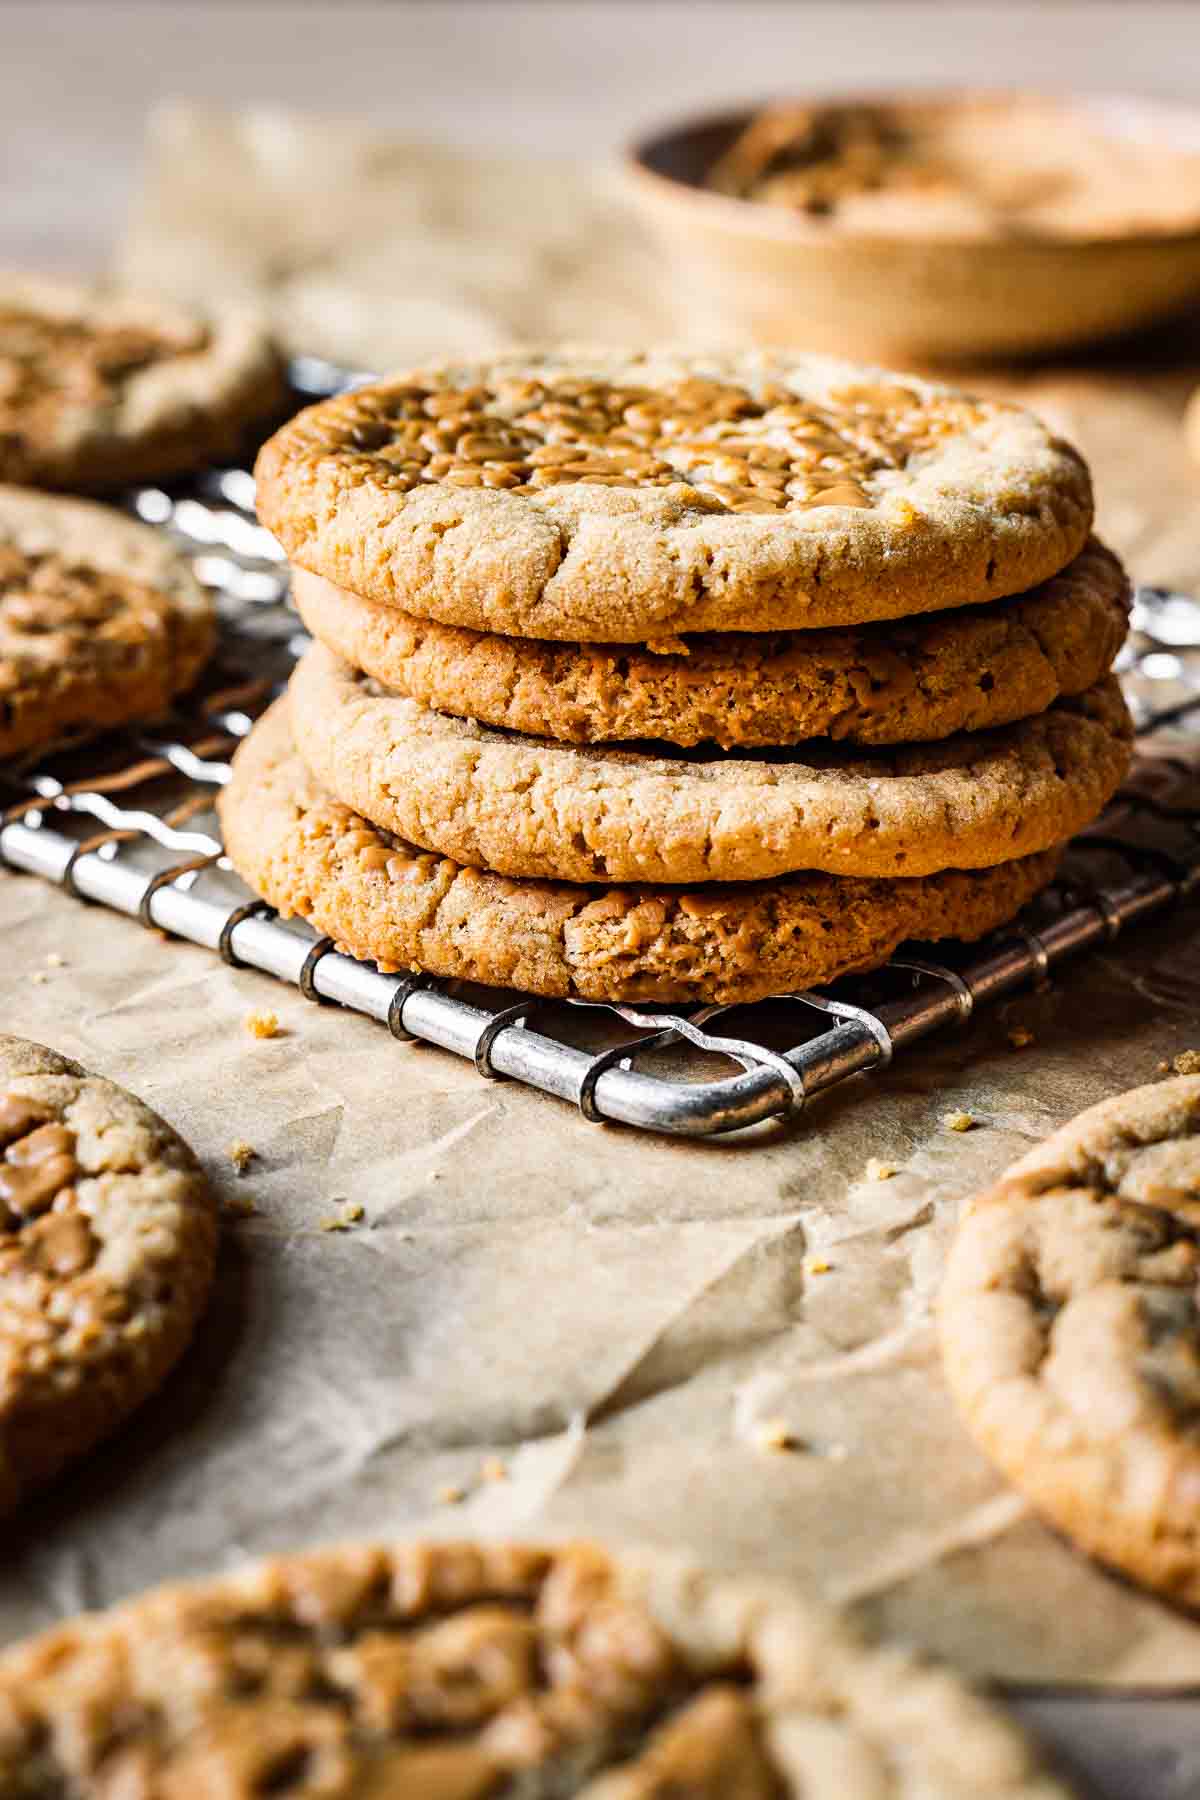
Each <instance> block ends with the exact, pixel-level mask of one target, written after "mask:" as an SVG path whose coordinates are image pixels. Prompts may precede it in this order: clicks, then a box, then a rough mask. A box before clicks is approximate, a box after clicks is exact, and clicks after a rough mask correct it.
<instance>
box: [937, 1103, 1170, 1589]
mask: <svg viewBox="0 0 1200 1800" xmlns="http://www.w3.org/2000/svg"><path fill="white" fill-rule="evenodd" d="M1198 1221H1200V1077H1197V1076H1181V1077H1179V1078H1178V1079H1176V1080H1172V1081H1164V1082H1162V1083H1161V1084H1159V1085H1157V1086H1154V1087H1143V1088H1135V1089H1134V1090H1133V1092H1132V1093H1128V1094H1120V1095H1118V1096H1117V1097H1116V1098H1115V1099H1112V1100H1106V1101H1104V1102H1103V1103H1102V1104H1101V1105H1099V1106H1093V1107H1091V1108H1090V1109H1089V1111H1087V1112H1085V1113H1081V1114H1080V1116H1079V1117H1078V1118H1077V1119H1073V1120H1072V1121H1071V1122H1070V1124H1068V1125H1064V1126H1063V1128H1062V1129H1061V1130H1060V1131H1056V1132H1055V1133H1054V1134H1053V1136H1052V1137H1050V1138H1048V1139H1047V1140H1046V1142H1045V1143H1043V1144H1040V1145H1039V1146H1038V1148H1037V1149H1036V1150H1032V1151H1031V1152H1030V1153H1029V1155H1028V1156H1024V1157H1022V1158H1021V1160H1020V1162H1018V1163H1016V1164H1014V1165H1013V1167H1012V1168H1011V1169H1010V1170H1009V1171H1008V1173H1007V1174H1006V1175H1004V1176H1002V1177H1001V1179H1000V1181H999V1182H998V1183H997V1184H996V1186H995V1187H994V1188H992V1189H991V1190H990V1191H989V1192H988V1193H985V1194H984V1195H982V1196H981V1197H980V1198H979V1199H977V1200H976V1201H975V1202H974V1204H973V1205H972V1206H971V1208H970V1210H969V1211H968V1213H967V1215H966V1217H965V1218H964V1219H963V1221H962V1223H961V1224H960V1226H959V1230H958V1235H957V1237H956V1239H955V1242H954V1245H953V1248H952V1250H951V1253H950V1258H949V1265H948V1268H947V1272H946V1279H945V1286H944V1289H943V1292H942V1297H941V1308H940V1311H941V1333H942V1351H943V1359H944V1364H945V1370H946V1376H947V1379H948V1381H949V1383H950V1387H951V1389H952V1391H953V1393H954V1396H955V1399H956V1400H957V1402H958V1405H959V1407H960V1409H961V1411H962V1415H963V1417H964V1419H965V1420H966V1423H967V1427H968V1429H969V1430H970V1432H971V1433H972V1435H973V1436H974V1437H975V1439H976V1440H977V1442H978V1443H979V1444H980V1445H981V1446H982V1448H983V1449H984V1450H985V1451H986V1452H987V1454H988V1456H990V1457H991V1459H992V1461H993V1462H994V1463H996V1464H997V1466H998V1467H999V1468H1000V1469H1001V1470H1002V1471H1003V1473H1004V1474H1005V1475H1006V1476H1007V1477H1008V1479H1009V1480H1010V1481H1012V1482H1014V1483H1015V1485H1016V1486H1017V1487H1019V1488H1020V1489H1021V1490H1022V1491H1023V1492H1024V1493H1025V1494H1027V1495H1028V1497H1029V1499H1030V1500H1031V1501H1032V1502H1033V1504H1034V1506H1035V1507H1036V1508H1037V1509H1038V1511H1039V1512H1041V1513H1042V1514H1043V1515H1044V1516H1045V1517H1046V1518H1047V1519H1048V1520H1049V1521H1050V1522H1051V1523H1052V1524H1054V1525H1056V1526H1057V1527H1058V1528H1059V1529H1060V1530H1061V1531H1063V1532H1065V1533H1066V1534H1067V1536H1068V1537H1070V1538H1072V1539H1073V1540H1074V1541H1075V1543H1076V1544H1078V1545H1079V1546H1080V1548H1081V1549H1084V1550H1086V1551H1088V1552H1089V1553H1090V1554H1091V1555H1092V1556H1096V1557H1099V1558H1100V1559H1101V1560H1102V1561H1104V1562H1106V1563H1109V1564H1111V1565H1112V1566H1113V1567H1114V1568H1117V1569H1120V1570H1122V1571H1123V1572H1124V1573H1125V1574H1126V1575H1129V1576H1132V1577H1133V1579H1134V1580H1135V1581H1140V1582H1143V1583H1144V1584H1145V1585H1146V1586H1148V1587H1152V1588H1156V1589H1158V1590H1159V1591H1160V1592H1161V1593H1163V1594H1165V1595H1167V1596H1168V1597H1169V1598H1171V1599H1172V1600H1175V1601H1178V1602H1181V1603H1182V1604H1184V1605H1187V1606H1190V1607H1200V1538H1198V1536H1197V1531H1196V1509H1197V1503H1198V1502H1200V1440H1198V1439H1197V1435H1196V1419H1197V1417H1198V1416H1200V1309H1198V1306H1197V1298H1196V1295H1197V1280H1198V1278H1200V1246H1198V1243H1197V1230H1196V1228H1197V1222H1198Z"/></svg>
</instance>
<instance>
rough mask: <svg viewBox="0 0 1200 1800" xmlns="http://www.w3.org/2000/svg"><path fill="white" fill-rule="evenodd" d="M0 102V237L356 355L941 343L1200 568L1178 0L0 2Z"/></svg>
mask: <svg viewBox="0 0 1200 1800" xmlns="http://www.w3.org/2000/svg"><path fill="white" fill-rule="evenodd" d="M980 86H983V87H987V88H1000V89H1004V90H1016V92H1017V95H1018V98H1017V100H1016V102H1014V103H1013V110H1012V111H1011V114H1010V112H1008V111H1005V110H1004V109H1005V107H1007V106H1008V104H1009V103H1008V102H1007V101H1006V102H1003V103H1002V105H1001V110H1000V111H999V112H998V113H997V112H995V111H993V112H991V113H989V112H988V111H987V110H986V108H985V109H984V110H983V111H980V110H978V109H977V110H975V111H971V110H970V108H969V107H968V108H967V109H966V110H965V111H964V110H962V109H961V108H960V107H959V101H958V99H957V97H956V96H957V94H958V92H959V90H961V89H963V88H968V89H969V88H978V87H980ZM914 90H916V91H918V92H925V91H926V90H940V91H941V93H942V96H943V100H944V101H945V102H946V106H947V107H948V110H943V112H942V113H940V114H938V115H937V116H936V117H934V116H933V115H931V114H929V113H928V112H922V111H921V109H920V108H919V107H918V108H917V110H916V112H913V111H912V110H911V106H910V102H909V100H908V98H907V96H910V95H911V94H912V93H913V91H914ZM1045 94H1049V95H1051V96H1053V98H1052V99H1051V101H1050V102H1048V103H1047V102H1045V101H1043V100H1039V99H1038V98H1037V96H1038V95H1045ZM864 96H865V97H866V100H867V102H868V104H867V105H866V106H865V107H864V106H863V105H862V104H861V101H862V97H864ZM771 100H775V101H783V102H788V103H791V104H790V110H789V111H786V112H785V113H784V114H783V115H782V117H781V116H780V115H776V114H770V113H768V114H767V116H766V118H765V119H764V118H763V116H762V113H761V108H762V107H763V106H764V104H765V103H767V102H768V101H771ZM897 100H898V101H899V110H898V111H897V110H895V108H894V107H893V110H891V111H888V107H889V105H890V104H891V103H893V102H895V101H897ZM881 106H882V108H883V111H882V112H881V111H880V110H879V109H880V107H881ZM906 107H909V110H908V111H905V108H906ZM956 108H958V109H959V110H956ZM0 118H2V119H3V125H2V127H0V143H2V144H3V154H2V156H0V262H3V263H5V264H8V265H10V266H12V265H17V266H21V267H25V268H32V269H42V270H48V271H63V272H68V271H70V272H75V271H80V272H87V273H99V274H102V275H103V276H105V277H106V278H113V279H116V280H118V281H124V282H127V283H133V284H135V285H137V286H139V287H142V288H146V289H151V290H160V291H165V292H167V293H170V294H172V295H174V296H176V297H178V298H180V299H184V300H188V301H192V302H197V303H200V304H201V305H204V306H219V305H223V304H227V303H231V302H238V303H243V302H250V303H252V304H253V305H254V306H255V307H257V308H261V309H263V310H265V312H266V313H267V315H268V316H269V318H270V319H271V321H272V323H273V325H274V327H275V329H276V331H277V333H278V335H279V336H280V338H281V340H282V342H283V344H284V346H285V348H286V349H287V350H288V351H290V352H291V353H293V354H307V355H312V356H316V357H320V358H325V359H329V360H331V361H333V362H335V363H337V364H339V365H348V366H350V367H352V368H359V369H361V368H381V367H385V366H388V365H397V364H402V363H404V362H410V361H419V360H421V359H425V358H429V357H434V356H439V355H444V354H447V353H454V352H459V351H467V352H469V351H475V350H487V349H489V348H492V347H494V346H496V345H497V344H501V343H505V342H511V341H512V340H514V339H525V340H531V339H535V340H536V339H541V340H547V339H561V338H575V339H581V338H582V339H592V340H607V341H622V340H624V341H635V342H636V341H643V342H644V341H647V340H650V339H654V338H661V337H666V336H671V337H682V338H689V339H691V340H692V341H717V340H720V341H730V340H745V339H748V338H758V339H760V340H771V341H777V342H778V341H785V342H792V343H796V344H800V345H804V346H807V347H823V348H834V349H838V350H842V351H845V352H847V353H848V354H851V355H861V356H863V357H875V358H877V359H879V360H884V361H887V362H890V363H892V364H899V365H905V366H920V367H925V366H937V365H938V364H940V363H946V362H949V363H952V364H954V365H955V366H956V367H958V366H961V365H962V363H963V362H964V361H966V362H967V363H968V364H969V365H970V366H971V369H972V375H971V380H972V382H973V383H974V385H977V386H981V385H982V386H988V387H990V388H993V389H995V388H1002V389H1005V390H1007V391H1013V392H1015V393H1017V394H1018V396H1019V397H1021V398H1023V399H1025V400H1026V401H1027V402H1028V403H1030V404H1032V405H1034V406H1035V407H1037V408H1040V409H1041V410H1042V411H1043V412H1045V413H1047V414H1048V415H1049V416H1050V417H1051V418H1052V419H1053V420H1054V421H1055V422H1056V423H1058V424H1059V425H1060V427H1061V428H1062V429H1063V430H1065V431H1067V432H1068V433H1070V434H1071V435H1073V436H1074V437H1076V438H1077V439H1079V440H1080V441H1081V442H1082V444H1083V447H1084V449H1085V450H1086V451H1087V453H1088V454H1089V456H1090V457H1091V459H1092V461H1093V463H1094V465H1095V468H1096V473H1097V480H1098V486H1099V491H1100V495H1101V527H1102V529H1104V530H1105V531H1106V532H1107V534H1108V535H1109V536H1110V537H1111V538H1112V539H1113V540H1114V541H1115V543H1116V546H1117V547H1118V548H1119V549H1120V550H1122V551H1123V552H1124V553H1125V554H1126V556H1127V557H1128V558H1129V559H1130V560H1131V562H1132V563H1133V566H1134V570H1135V573H1136V574H1137V575H1138V576H1140V577H1141V578H1142V579H1143V580H1152V581H1158V582H1161V583H1164V584H1175V585H1180V586H1185V587H1191V588H1200V525H1198V523H1197V520H1198V518H1200V512H1198V505H1197V503H1198V501H1200V475H1198V472H1197V471H1198V469H1200V464H1198V463H1197V462H1196V461H1195V460H1194V458H1193V456H1192V455H1190V454H1189V452H1188V450H1187V447H1186V446H1187V441H1188V429H1187V427H1186V426H1185V423H1184V420H1185V409H1186V405H1187V401H1188V398H1189V395H1190V394H1191V393H1192V392H1193V390H1194V389H1195V387H1196V385H1197V382H1198V381H1200V332H1198V331H1197V328H1196V318H1197V316H1198V308H1200V5H1192V4H1165V3H1163V0H1138V3H1137V4H1117V3H1115V0H1113V3H1110V4H1103V3H1099V4H1098V3H1096V0H1058V3H1050V0H1008V3H996V4H990V5H968V4H954V3H947V4H936V3H933V0H831V3H826V4H816V3H812V4H810V3H807V0H743V3H739V0H708V3H704V0H438V3H427V4H405V3H403V0H394V3H390V4H381V3H376V4H362V3H355V0H340V3H339V0H325V3H322V0H241V3H237V0H225V3H222V0H38V3H37V4H24V3H22V0H0ZM714 120H715V121H716V123H715V125H714V124H713V121H714ZM747 134H749V135H747ZM631 147H632V148H633V150H634V152H635V154H633V155H632V156H631V155H630V151H631ZM731 153H732V154H733V156H734V163H735V165H736V168H735V174H736V179H735V180H730V179H729V178H728V177H729V168H730V165H729V163H728V158H729V156H730V154H731ZM722 158H725V159H726V160H725V163H724V164H722ZM739 159H740V161H739ZM722 167H723V168H724V174H723V175H722V174H720V170H721V169H722ZM814 171H815V172H814ZM714 172H716V173H714ZM830 183H832V187H830ZM722 185H723V186H724V191H723V192H714V191H712V190H713V187H714V186H717V187H720V186H722ZM831 196H832V197H831ZM1193 418H1194V423H1193V426H1192V432H1191V435H1192V440H1193V442H1194V443H1200V412H1198V413H1197V414H1195V415H1193ZM1131 446H1134V447H1135V448H1136V454H1135V455H1132V456H1131V454H1130V451H1131Z"/></svg>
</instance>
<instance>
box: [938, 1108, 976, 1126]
mask: <svg viewBox="0 0 1200 1800" xmlns="http://www.w3.org/2000/svg"><path fill="white" fill-rule="evenodd" d="M978 1122H979V1121H978V1120H977V1119H976V1118H975V1117H974V1116H973V1115H972V1114H971V1113H969V1112H950V1113H947V1114H946V1115H945V1117H944V1118H943V1120H942V1124H943V1125H944V1126H945V1127H946V1130H947V1131H973V1130H974V1129H975V1126H976V1125H977V1124H978Z"/></svg>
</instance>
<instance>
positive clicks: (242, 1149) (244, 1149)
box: [225, 1138, 258, 1175]
mask: <svg viewBox="0 0 1200 1800" xmlns="http://www.w3.org/2000/svg"><path fill="white" fill-rule="evenodd" d="M225 1154H226V1155H227V1156H228V1158H229V1160H230V1162H231V1163H232V1164H233V1166H234V1168H235V1169H236V1170H237V1172H238V1174H239V1175H244V1174H245V1173H246V1170H247V1169H248V1168H249V1167H250V1164H251V1163H252V1162H253V1161H254V1159H255V1157H256V1156H257V1155H258V1151H257V1150H256V1149H255V1148H254V1145H253V1144H248V1143H247V1142H246V1140H245V1138H235V1139H234V1140H233V1143H232V1144H230V1146H229V1149H228V1150H227V1151H226V1152H225Z"/></svg>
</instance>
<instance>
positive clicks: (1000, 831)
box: [291, 644, 1132, 882]
mask: <svg viewBox="0 0 1200 1800" xmlns="http://www.w3.org/2000/svg"><path fill="white" fill-rule="evenodd" d="M291 708H292V725H293V729H294V731H295V739H296V748H297V750H298V751H299V752H300V754H301V756H302V757H303V758H304V760H305V762H306V763H307V764H308V766H309V768H310V769H311V770H312V772H313V774H314V775H315V776H316V777H317V779H318V780H319V781H320V782H321V784H322V785H323V786H324V787H326V788H327V789H328V790H329V792H330V793H331V794H335V795H336V796H337V798H338V799H339V800H342V801H344V802H345V803H346V805H347V806H352V807H353V808H354V810H355V811H356V812H360V813H362V814H363V815H364V817H366V818H368V819H370V820H371V821H372V823H374V824H376V825H381V826H383V827H384V828H385V829H386V830H388V831H391V832H394V833H395V834H396V835H397V836H398V837H402V838H405V839H406V840H407V841H408V842H409V843H413V844H419V845H420V846H421V848H422V849H425V850H434V851H437V852H438V853H439V854H440V855H442V856H449V857H453V858H454V860H455V861H456V862H460V863H469V864H472V865H473V866H475V867H477V868H482V869H493V870H495V871H496V872H497V873H498V874H502V875H522V876H523V875H532V876H537V877H539V878H545V879H547V880H556V881H669V882H683V881H686V882H697V881H756V880H766V879H770V878H773V877H775V876H777V875H790V874H793V873H794V872H795V871H796V870H797V869H819V870H823V871H824V872H826V873H829V874H836V875H882V876H892V875H930V874H933V873H934V872H935V871H937V870H938V869H947V868H955V869H972V868H985V867H988V866H990V865H992V864H995V863H1002V862H1009V861H1011V860H1012V859H1013V858H1014V857H1020V856H1029V855H1032V854H1033V853H1034V852H1035V851H1038V850H1045V849H1046V848H1048V846H1049V845H1051V844H1056V843H1058V842H1059V841H1060V840H1061V839H1062V838H1064V837H1069V836H1071V835H1072V834H1073V833H1074V832H1076V831H1078V830H1080V829H1081V828H1082V827H1083V826H1084V825H1087V824H1090V823H1091V821H1092V820H1093V819H1095V818H1096V816H1097V814H1098V813H1100V812H1101V811H1102V810H1103V808H1104V806H1105V804H1106V802H1107V801H1108V800H1109V799H1110V798H1111V796H1112V794H1113V792H1114V791H1115V789H1116V788H1117V786H1118V784H1119V783H1120V781H1121V778H1122V777H1123V775H1124V774H1125V771H1126V769H1127V768H1128V765H1129V757H1130V747H1131V739H1132V726H1131V724H1130V719H1129V713H1128V710H1127V708H1126V706H1125V702H1124V700H1123V699H1122V697H1121V692H1120V688H1119V687H1118V685H1117V682H1116V680H1115V678H1112V677H1110V678H1109V679H1108V680H1107V681H1105V682H1103V683H1101V684H1100V685H1099V686H1098V687H1095V688H1092V689H1089V691H1088V692H1087V693H1086V694H1082V695H1080V696H1078V697H1077V698H1076V699H1073V700H1063V701H1060V702H1059V703H1058V704H1057V705H1055V706H1053V707H1052V708H1051V709H1050V711H1049V712H1046V713H1043V714H1041V715H1040V716H1039V717H1038V718H1034V719H1023V720H1021V721H1020V722H1019V723H1017V724H1015V725H1006V726H1003V727H1001V728H999V729H997V730H996V731H990V732H980V733H976V734H966V733H964V734H961V735H960V736H958V737H954V738H948V739H946V740H945V741H944V742H942V743H940V744H932V745H906V746H898V747H895V748H893V749H890V750H887V751H884V752H874V753H868V752H855V751H849V750H846V749H843V748H840V747H834V746H830V745H825V744H820V743H815V744H804V745H801V746H800V747H799V748H798V749H796V750H793V751H787V750H769V751H763V752H760V753H758V754H757V755H755V756H746V755H739V754H736V753H735V754H731V755H722V754H721V753H720V752H718V751H712V752H711V753H708V754H705V753H703V752H697V753H694V754H693V755H691V756H684V755H681V754H679V753H675V754H672V753H671V751H670V750H669V748H664V747H662V746H653V747H651V748H649V749H632V748H627V747H626V748H612V747H608V746H601V747H595V748H593V747H587V748H583V747H580V746H577V745H565V744H554V743H551V742H549V741H548V740H546V739H544V738H525V737H519V736H516V735H515V734H509V733H505V732H498V731H495V730H493V729H491V728H490V727H485V726H480V725H476V724H475V723H474V722H473V721H472V720H467V719H452V718H449V717H447V716H446V715H444V714H442V713H435V712H431V711H430V710H429V709H428V708H427V707H423V706H420V705H419V704H418V703H417V702H416V701H415V700H406V699H404V698H403V697H402V696H400V695H396V694H390V693H388V692H387V690H386V689H381V688H380V687H379V685H378V683H377V682H374V681H372V680H371V679H370V678H369V677H367V676H363V675H359V674H358V673H357V671H356V670H354V669H352V668H351V667H350V665H349V664H348V663H344V662H342V661H341V660H340V658H338V657H336V656H335V655H334V654H333V652H332V651H330V650H326V649H325V647H324V646H323V645H321V644H314V645H313V646H312V647H311V648H310V649H309V650H308V651H307V652H306V653H305V655H304V656H303V658H302V659H301V661H300V662H299V663H298V664H297V666H296V669H295V671H294V673H293V675H292V680H291Z"/></svg>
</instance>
